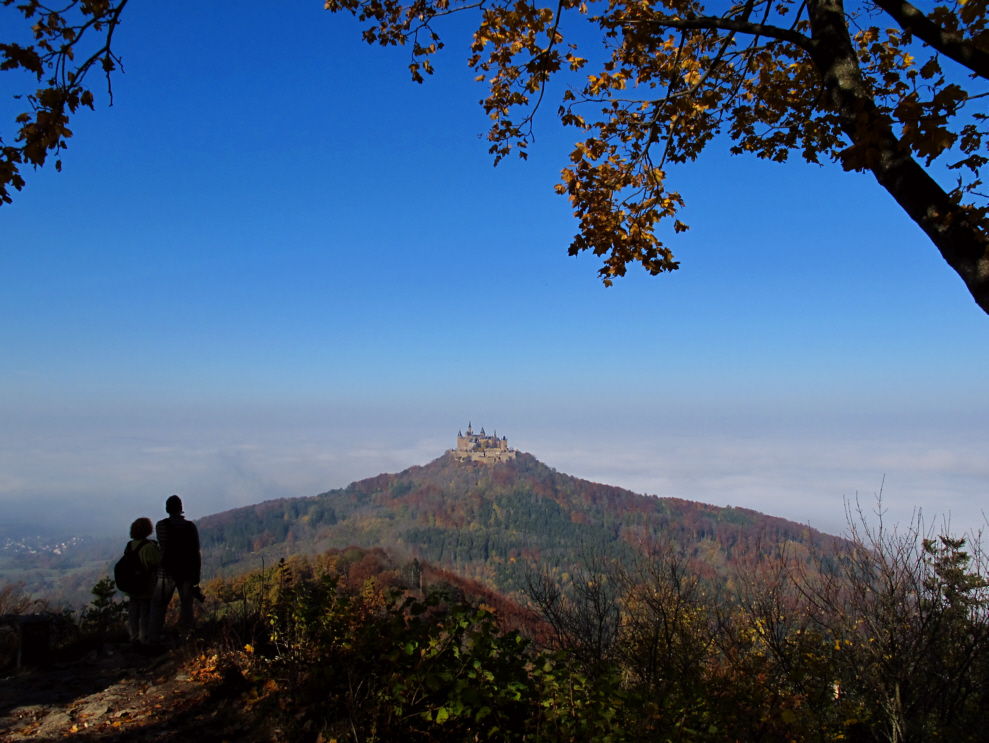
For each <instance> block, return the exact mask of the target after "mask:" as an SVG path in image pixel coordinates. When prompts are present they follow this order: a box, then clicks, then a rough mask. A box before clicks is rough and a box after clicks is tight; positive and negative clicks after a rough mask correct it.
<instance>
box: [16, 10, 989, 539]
mask: <svg viewBox="0 0 989 743" xmlns="http://www.w3.org/2000/svg"><path fill="white" fill-rule="evenodd" d="M4 12H5V13H6V12H7V11H4ZM468 28H469V27H468V25H467V24H464V23H462V22H460V21H457V22H456V23H455V24H453V25H451V26H450V33H449V34H448V37H447V48H446V49H445V50H444V51H443V53H441V54H440V56H439V58H438V60H437V62H436V67H437V74H436V75H435V76H434V77H433V78H431V79H428V80H427V82H426V84H425V85H416V84H415V83H413V82H411V80H410V79H409V75H408V71H407V69H406V67H407V64H408V55H407V51H406V50H401V49H400V50H394V49H388V50H383V49H380V48H372V47H368V46H367V45H365V44H364V43H363V42H362V41H361V40H360V33H359V29H358V28H357V26H356V24H355V23H353V22H352V21H350V20H349V19H346V18H343V17H337V16H333V15H330V14H328V13H326V12H325V11H323V10H322V9H321V4H320V3H319V2H313V3H309V2H306V3H303V2H295V3H286V4H280V5H279V6H278V7H277V8H276V7H274V6H273V5H270V4H265V3H255V2H247V3H242V4H239V5H238V6H236V7H234V6H224V5H220V4H212V3H191V2H176V3H169V4H151V3H145V4H136V5H134V7H128V9H127V11H126V16H125V23H124V25H123V26H122V27H121V28H120V30H119V32H118V41H119V47H118V52H119V54H120V55H121V56H122V58H123V61H124V68H125V71H126V74H124V75H118V76H117V77H116V78H115V79H114V95H115V98H114V105H113V107H112V108H108V107H107V105H106V104H107V101H106V96H105V94H102V95H101V94H99V93H100V91H99V89H98V88H97V93H98V95H97V110H96V112H95V113H93V112H88V111H87V112H85V113H82V114H80V115H78V116H77V117H76V118H75V120H74V122H73V124H72V128H73V130H74V132H75V136H74V138H73V139H72V141H71V143H70V148H69V150H68V151H67V152H65V153H64V155H63V158H62V159H63V161H64V168H63V172H62V173H61V174H58V173H55V172H54V170H53V169H51V168H46V169H44V170H41V171H37V172H31V173H29V174H28V186H27V188H26V189H25V190H24V191H23V192H21V193H20V194H17V195H16V197H15V200H14V203H13V205H7V206H3V207H2V208H0V225H2V230H0V502H2V503H3V504H4V507H5V509H6V510H7V512H8V514H10V515H11V517H12V518H13V519H14V520H16V521H18V523H23V524H49V525H51V524H58V525H62V524H66V525H69V526H71V527H72V528H87V529H99V528H111V527H112V528H117V527H118V526H119V525H120V524H125V523H127V522H129V521H130V520H132V519H133V518H134V517H136V516H137V515H145V514H146V515H150V516H156V515H157V513H158V512H160V511H161V503H162V502H163V500H164V497H166V496H167V495H169V494H170V493H172V492H177V493H180V494H182V495H183V496H184V497H185V499H186V503H187V511H188V512H189V513H190V515H192V516H199V515H204V514H206V513H209V512H212V511H216V510H221V509H223V508H228V507H232V506H235V505H241V504H245V503H251V502H256V501H258V500H261V499H264V498H270V497H281V496H287V495H310V494H314V493H316V492H320V491H322V490H326V489H329V488H332V487H338V486H341V485H345V484H346V483H347V482H350V481H351V480H354V479H359V478H362V477H368V476H372V475H375V474H377V473H379V472H381V471H396V470H399V469H403V468H405V467H407V466H409V465H412V464H422V463H425V462H427V461H430V460H431V459H433V458H435V457H436V456H438V455H439V454H440V453H442V451H443V450H444V449H446V448H449V447H450V446H452V445H453V444H454V437H455V436H456V433H457V429H458V428H463V427H465V426H466V425H467V422H468V420H470V421H472V422H473V423H474V425H475V427H480V425H484V426H486V427H487V428H488V430H489V431H490V430H491V429H493V428H497V430H498V432H499V434H504V435H507V436H508V438H509V442H510V443H511V444H512V445H513V446H517V447H518V448H520V449H522V450H525V451H529V452H531V453H533V454H534V455H535V456H537V457H538V458H539V459H541V460H543V461H545V462H546V463H548V464H550V465H552V466H554V467H556V468H557V469H559V470H562V471H565V472H568V473H571V474H574V475H578V476H582V477H588V478H590V479H595V480H599V481H604V482H609V483H612V484H615V485H620V486H625V487H629V488H632V489H633V490H636V491H638V492H647V493H654V494H658V495H675V496H678V497H685V498H692V499H696V500H702V501H706V502H711V503H716V504H722V505H724V504H732V505H744V506H748V507H751V508H756V509H758V510H761V511H765V512H768V513H773V514H778V515H782V516H786V517H789V518H793V519H796V520H798V521H803V522H806V521H809V522H810V523H812V524H813V525H815V526H819V527H820V528H824V529H827V530H830V531H838V530H840V529H841V527H842V524H843V518H844V517H843V505H842V504H843V498H848V497H854V496H855V494H856V492H858V493H860V494H862V495H864V496H865V497H866V498H867V499H871V498H872V494H873V493H875V492H876V491H878V490H879V487H880V483H881V482H882V479H883V476H884V475H885V478H886V485H885V489H884V502H885V505H886V507H888V508H889V511H890V515H891V517H892V518H894V519H896V520H901V521H903V520H906V519H909V517H910V514H911V513H912V512H913V510H914V509H915V508H918V507H921V508H923V510H924V512H925V513H926V514H927V515H928V517H929V518H933V517H935V516H939V515H940V514H947V513H949V512H950V514H951V518H952V522H953V524H954V525H955V526H956V528H969V527H972V526H979V525H981V524H983V523H984V518H983V516H982V515H981V512H982V510H983V509H984V508H985V502H986V497H985V494H986V486H987V484H989V462H987V457H986V451H987V444H989V432H987V427H986V424H985V421H986V413H987V412H989V390H987V386H986V384H985V376H984V370H985V369H986V368H987V365H989V342H987V341H989V319H987V318H986V316H985V315H984V314H983V313H982V312H981V311H979V310H978V308H977V307H976V306H975V304H974V303H973V302H972V301H971V299H970V298H969V297H968V295H967V293H966V292H965V290H964V287H963V286H962V284H961V281H960V280H959V279H958V278H957V277H956V276H955V275H954V274H953V273H952V272H951V271H950V269H949V268H948V267H947V266H946V265H945V264H944V262H943V261H942V260H941V258H940V257H939V256H938V254H937V252H936V250H935V249H934V247H933V246H932V245H931V244H930V243H929V242H928V241H927V240H926V238H925V237H924V236H923V235H922V234H921V233H920V231H919V229H917V228H916V227H915V226H914V225H913V224H912V223H910V222H909V221H908V220H907V218H906V217H905V216H904V215H903V214H902V212H901V211H900V210H899V209H898V207H897V206H896V205H895V204H894V203H893V202H892V200H891V198H890V197H888V196H887V195H886V194H885V192H883V191H881V190H880V189H879V187H878V186H877V185H876V184H875V183H874V182H873V181H872V179H871V177H869V176H863V175H856V174H846V173H843V172H841V170H840V168H839V167H837V166H834V165H827V166H825V167H816V166H808V165H805V164H802V163H797V162H794V163H790V164H787V165H785V166H780V165H773V164H768V163H763V162H760V161H757V160H755V159H753V158H731V157H728V156H727V154H725V150H726V147H718V146H716V145H715V146H712V147H711V148H710V151H709V152H708V153H706V154H705V155H704V156H703V157H702V159H701V160H700V161H699V162H698V163H696V164H694V165H692V166H690V167H689V168H684V169H681V170H679V171H672V173H671V182H672V183H673V184H674V185H675V186H676V187H677V188H678V189H679V190H680V192H681V193H682V194H683V195H684V197H685V199H686V200H687V208H686V209H685V210H684V212H683V216H682V218H683V219H684V221H686V222H688V223H689V224H690V226H691V230H690V232H688V233H686V234H685V235H682V236H678V237H676V238H674V239H671V240H670V244H671V245H672V247H673V249H674V252H675V254H676V255H677V258H678V259H679V260H680V261H681V270H680V271H678V272H676V273H674V274H671V275H666V276H660V277H656V278H650V277H648V276H646V275H645V274H644V272H642V271H641V270H636V269H634V268H633V269H631V270H630V273H629V276H628V277H626V278H625V279H622V280H620V281H618V282H617V283H616V285H615V286H614V287H612V288H607V289H606V288H605V287H603V286H602V285H601V283H600V282H599V280H598V279H597V278H596V270H597V268H598V263H597V261H596V260H595V259H594V258H593V257H587V256H582V257H579V258H576V259H575V258H570V257H568V256H567V252H566V251H567V246H568V244H569V241H570V238H571V236H572V234H573V230H574V227H575V222H574V220H573V217H572V216H571V213H570V210H569V208H568V203H567V202H566V200H565V199H564V198H562V197H559V196H556V195H555V194H554V193H553V185H554V184H555V183H556V182H557V179H558V173H559V170H560V168H561V167H563V165H564V164H565V162H566V156H567V154H568V152H569V149H570V146H571V144H572V142H573V139H574V134H573V133H572V132H567V131H561V130H560V128H559V127H558V126H557V125H556V122H555V120H554V118H553V108H554V107H555V104H554V105H551V106H548V107H547V109H546V111H545V115H544V116H542V118H541V119H540V120H539V121H538V122H537V124H538V128H537V137H538V138H537V142H536V143H535V145H534V146H533V147H532V149H531V151H530V154H531V156H530V159H529V161H528V162H526V163H522V162H519V161H517V160H514V159H511V160H508V161H505V162H503V163H502V164H500V165H499V166H498V167H497V168H493V167H492V161H491V158H490V156H489V155H488V154H487V147H486V145H485V142H484V141H483V140H482V139H480V138H479V136H478V135H480V134H482V133H483V132H484V131H485V129H486V118H485V116H484V113H483V111H482V110H481V108H480V107H479V106H478V105H477V101H478V100H479V99H480V98H481V97H482V96H483V88H482V87H481V86H479V85H477V84H475V83H474V82H473V75H472V74H471V71H470V70H469V69H468V68H467V66H466V64H465V59H466V56H467V51H466V50H467V45H468V43H469V36H468V35H467V31H468ZM5 74H7V73H5ZM3 82H4V85H5V87H4V88H2V89H0V93H2V99H0V121H2V122H4V123H3V127H4V128H3V130H2V131H3V132H4V133H5V134H6V135H7V136H10V134H9V133H10V131H11V123H10V122H11V121H12V118H13V115H15V114H16V113H17V112H18V111H19V109H18V108H17V107H18V106H22V105H23V104H21V103H17V102H14V101H12V100H11V98H10V94H11V93H12V92H13V89H12V87H11V86H12V85H13V84H14V79H13V78H11V79H9V80H4V81H3ZM551 92H552V91H551ZM870 504H871V501H870Z"/></svg>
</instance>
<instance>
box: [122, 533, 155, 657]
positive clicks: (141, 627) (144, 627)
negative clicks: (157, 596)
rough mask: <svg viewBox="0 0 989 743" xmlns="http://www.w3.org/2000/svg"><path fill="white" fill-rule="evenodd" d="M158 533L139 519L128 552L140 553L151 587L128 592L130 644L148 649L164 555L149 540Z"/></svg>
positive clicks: (147, 585) (131, 535) (148, 583)
mask: <svg viewBox="0 0 989 743" xmlns="http://www.w3.org/2000/svg"><path fill="white" fill-rule="evenodd" d="M153 532H154V527H153V526H152V525H151V519H149V518H147V517H143V518H139V519H138V520H137V521H135V522H134V523H133V524H131V525H130V538H131V541H130V542H129V543H128V544H127V550H128V551H130V552H137V556H138V558H139V559H140V561H141V566H142V567H143V568H144V570H145V571H147V584H146V586H145V587H144V588H143V589H142V590H140V591H132V592H128V593H127V595H128V596H129V597H130V607H129V611H130V614H129V616H128V619H127V629H128V630H129V631H130V641H131V642H134V643H140V644H141V645H147V644H148V643H149V642H150V636H149V628H150V623H151V598H152V596H153V595H154V590H155V585H156V584H157V578H158V565H159V564H160V562H161V553H160V551H159V549H158V543H157V542H155V541H154V540H153V539H148V537H150V536H151V534H152V533H153Z"/></svg>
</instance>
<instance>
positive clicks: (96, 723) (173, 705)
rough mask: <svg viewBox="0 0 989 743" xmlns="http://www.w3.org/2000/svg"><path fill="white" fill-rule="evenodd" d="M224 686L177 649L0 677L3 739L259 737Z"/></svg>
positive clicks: (201, 740)
mask: <svg viewBox="0 0 989 743" xmlns="http://www.w3.org/2000/svg"><path fill="white" fill-rule="evenodd" d="M203 679H207V680H206V681H204V680H203ZM224 691H225V689H224V685H223V684H221V683H219V681H218V679H216V678H215V677H214V678H212V679H209V678H208V676H207V675H206V674H202V673H200V672H198V670H197V665H196V664H195V663H193V662H185V663H182V662H180V661H179V659H178V656H177V651H172V652H171V653H169V654H166V655H163V656H160V657H158V658H154V659H149V658H146V657H144V656H141V655H139V654H137V653H135V652H131V651H128V650H116V651H113V654H112V655H106V654H105V655H103V656H101V657H95V656H93V655H91V656H90V657H89V658H87V659H84V660H80V661H77V662H74V663H68V664H64V665H62V666H57V667H52V668H48V669H42V670H29V671H23V672H20V673H17V674H15V675H13V676H10V677H8V678H3V679H0V741H4V742H6V741H22V740H29V741H53V740H62V739H63V738H66V737H68V738H72V739H73V740H80V741H114V742H116V741H121V742H123V741H189V740H195V741H196V743H212V741H225V740H230V741H234V740H236V741H249V740H257V738H256V737H255V736H254V735H252V732H251V730H250V729H249V728H248V726H247V725H245V724H243V722H242V720H243V718H240V720H238V716H237V714H236V712H235V711H234V710H233V709H231V707H230V704H231V703H230V701H229V700H228V699H226V698H225V697H227V696H228V695H226V694H224ZM238 706H239V705H238Z"/></svg>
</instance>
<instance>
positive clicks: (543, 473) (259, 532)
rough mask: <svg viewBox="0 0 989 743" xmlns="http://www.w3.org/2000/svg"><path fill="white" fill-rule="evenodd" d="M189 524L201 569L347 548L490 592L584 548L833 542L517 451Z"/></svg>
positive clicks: (710, 553)
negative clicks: (198, 544) (445, 572)
mask: <svg viewBox="0 0 989 743" xmlns="http://www.w3.org/2000/svg"><path fill="white" fill-rule="evenodd" d="M198 523H199V528H200V537H201V541H202V547H203V555H204V561H205V564H206V567H207V571H208V572H210V573H216V574H232V573H235V572H241V571H243V570H245V569H250V568H252V567H257V566H258V565H260V564H261V563H262V562H264V561H268V562H269V564H270V561H271V560H276V559H278V558H280V557H284V556H287V555H291V554H297V553H318V552H321V551H324V550H326V549H330V548H343V547H346V546H350V545H356V546H360V547H363V548H374V547H383V548H386V549H388V550H389V551H391V552H392V553H393V554H396V555H399V556H404V557H406V558H408V559H411V558H412V557H420V558H422V559H424V560H427V561H429V562H431V563H435V564H436V565H441V566H444V567H447V568H449V569H452V570H455V571H457V572H458V573H461V574H463V575H466V576H469V577H471V578H475V579H479V580H482V581H484V582H486V583H488V584H490V585H493V586H496V587H498V588H499V589H501V590H513V589H515V588H517V587H518V585H519V582H520V578H521V573H520V571H521V570H522V566H523V565H525V564H532V563H539V564H540V565H542V566H546V567H550V568H555V569H558V570H560V571H564V572H565V571H566V570H568V569H569V568H570V567H571V566H573V565H576V564H579V563H581V562H582V561H583V557H586V553H589V552H597V553H602V554H608V555H612V556H616V555H618V554H620V553H621V551H622V550H635V549H638V548H639V547H641V546H643V545H645V546H648V545H651V544H656V543H658V542H664V543H666V542H671V541H672V542H674V543H676V544H678V545H679V546H680V547H681V548H683V549H684V550H685V551H686V552H687V553H688V555H689V557H690V558H691V559H692V562H694V563H695V564H700V565H705V566H708V568H710V569H711V570H712V571H716V572H722V571H723V570H724V569H725V568H727V567H729V566H731V565H732V564H733V563H735V562H737V561H738V560H740V559H746V558H748V557H750V556H752V555H754V554H758V553H763V552H767V551H770V552H771V551H774V550H775V549H777V547H778V545H779V544H780V543H782V542H784V541H785V542H787V543H789V544H791V545H792V546H793V547H792V548H793V549H795V550H797V551H798V552H803V551H806V550H807V549H808V548H809V546H810V545H811V543H818V544H822V543H830V542H831V541H832V540H833V539H834V538H833V537H829V536H827V535H824V534H821V533H820V532H817V531H815V530H814V529H811V528H810V527H808V526H805V525H800V524H796V523H794V522H791V521H787V520H785V519H781V518H776V517H773V516H766V515H764V514H761V513H758V512H756V511H752V510H749V509H744V508H732V507H718V506H712V505H707V504H703V503H697V502H693V501H688V500H681V499H678V498H659V497H655V496H646V495H640V494H637V493H633V492H631V491H628V490H624V489H622V488H618V487H614V486H610V485H602V484H599V483H594V482H590V481H588V480H582V479H580V478H577V477H571V476H570V475H566V474H564V473H562V472H557V471H556V470H555V469H553V468H551V467H548V466H547V465H545V464H543V463H542V462H540V461H538V460H537V459H536V458H535V457H533V456H532V455H529V454H520V455H519V456H518V457H517V458H516V459H514V460H510V461H506V462H498V463H496V464H482V463H477V462H462V461H458V460H457V459H455V458H454V457H452V456H451V455H450V454H449V453H447V454H444V455H443V456H441V457H439V458H437V459H436V460H434V461H432V462H430V463H429V464H426V465H424V466H415V467H410V468H408V469H406V470H403V471H402V472H399V473H396V474H381V475H378V476H376V477H371V478H368V479H365V480H360V481H358V482H354V483H351V484H350V485H348V486H347V487H344V488H339V489H337V490H331V491H328V492H325V493H321V494H319V495H316V496H312V497H301V498H285V499H279V500H271V501H266V502H264V503H260V504H257V505H254V506H246V507H243V508H237V509H233V510H230V511H225V512H223V513H219V514H215V515H212V516H208V517H206V518H204V519H201V520H200V521H199V522H198Z"/></svg>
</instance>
